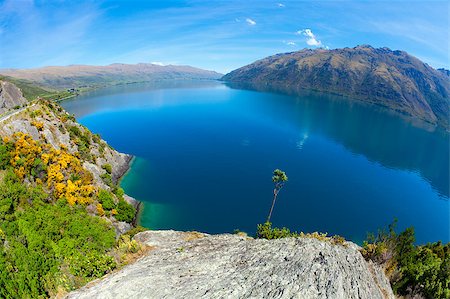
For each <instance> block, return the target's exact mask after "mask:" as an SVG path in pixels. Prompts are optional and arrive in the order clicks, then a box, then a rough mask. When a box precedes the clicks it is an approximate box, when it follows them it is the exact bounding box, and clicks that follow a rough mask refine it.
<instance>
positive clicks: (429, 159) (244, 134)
mask: <svg viewBox="0 0 450 299" xmlns="http://www.w3.org/2000/svg"><path fill="white" fill-rule="evenodd" d="M62 105H63V107H64V108H65V109H67V110H68V111H69V112H70V113H74V114H75V115H76V117H77V119H78V120H79V122H80V123H82V124H83V125H85V126H87V127H88V128H89V129H90V130H91V131H93V132H95V133H99V134H100V135H101V136H102V137H103V139H105V140H106V141H107V142H108V143H109V144H110V145H112V146H113V147H114V148H116V149H117V150H118V151H121V152H124V153H129V154H132V155H134V156H135V157H136V159H135V161H134V163H133V165H132V168H131V170H130V171H129V172H128V174H127V175H126V176H125V177H124V178H123V180H122V182H121V185H122V187H123V188H124V189H125V191H126V193H127V194H129V195H131V196H133V197H135V198H136V199H138V200H140V201H142V202H143V203H144V208H143V211H142V213H141V216H140V222H141V224H142V225H143V226H146V227H148V228H151V229H175V230H197V231H202V232H208V233H222V232H232V231H233V230H235V229H239V230H241V231H245V232H248V233H249V234H252V235H253V234H254V233H255V230H256V225H257V224H258V223H263V222H264V221H265V220H266V218H267V214H268V212H269V209H270V205H271V202H272V196H273V184H272V181H271V175H272V171H273V170H274V169H275V168H280V169H282V170H284V171H286V173H287V175H288V177H289V181H288V182H287V183H286V185H285V187H284V188H283V189H282V190H281V192H280V194H279V196H278V199H277V202H276V205H275V208H274V212H273V215H272V222H273V224H274V226H279V227H281V226H286V227H288V228H290V229H291V230H297V231H304V232H313V231H320V232H327V233H328V234H339V235H342V236H344V237H345V238H347V239H350V240H353V241H355V242H359V243H360V242H361V241H362V240H363V239H364V238H365V237H366V233H367V232H370V231H372V232H373V231H376V230H377V229H378V228H380V227H383V226H385V225H387V224H389V223H390V222H392V220H393V219H394V218H398V228H399V229H404V228H406V227H408V226H414V227H415V230H416V238H417V242H418V243H426V242H431V241H437V240H442V241H444V242H449V241H450V236H449V234H450V232H449V231H450V228H449V226H450V225H449V221H450V219H449V218H450V216H449V215H450V205H449V135H448V133H446V132H443V131H441V130H435V129H433V128H430V127H429V126H428V127H427V126H421V125H420V124H415V123H411V122H409V121H408V120H406V119H403V118H401V117H398V116H396V115H392V114H391V113H387V112H386V111H383V109H381V108H377V107H375V106H366V105H362V104H358V103H357V102H356V101H351V100H350V101H348V100H344V99H343V98H341V97H338V96H333V95H327V94H319V93H305V94H304V95H303V94H302V95H301V96H289V95H282V94H277V93H270V92H258V91H253V90H243V89H235V88H231V87H229V86H227V85H225V84H223V83H220V82H213V81H211V82H206V81H205V82H183V81H179V82H161V83H154V84H133V85H124V86H116V87H111V88H106V89H103V90H97V91H93V92H90V93H87V94H84V95H82V96H79V97H77V98H75V99H71V100H68V101H65V102H63V103H62Z"/></svg>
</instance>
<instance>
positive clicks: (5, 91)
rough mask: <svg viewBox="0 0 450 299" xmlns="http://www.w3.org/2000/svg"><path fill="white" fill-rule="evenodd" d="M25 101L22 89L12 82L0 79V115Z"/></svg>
mask: <svg viewBox="0 0 450 299" xmlns="http://www.w3.org/2000/svg"><path fill="white" fill-rule="evenodd" d="M26 103H27V100H26V99H25V98H24V97H23V95H22V91H21V90H20V89H19V88H17V87H16V86H15V85H14V84H11V83H9V82H6V81H1V80H0V115H2V114H3V113H5V112H6V111H8V110H9V109H11V108H15V107H19V106H22V105H24V104H26Z"/></svg>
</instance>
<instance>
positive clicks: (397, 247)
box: [361, 221, 450, 298]
mask: <svg viewBox="0 0 450 299" xmlns="http://www.w3.org/2000/svg"><path fill="white" fill-rule="evenodd" d="M395 227H396V221H394V222H393V223H392V224H391V225H389V227H388V229H382V230H379V231H378V233H377V235H376V236H375V235H374V234H370V235H369V236H368V240H366V241H365V242H364V244H363V249H362V251H361V253H362V254H363V256H364V257H365V258H366V259H370V260H372V261H374V262H376V263H378V264H380V265H382V266H383V267H384V269H385V271H386V274H387V275H388V277H389V279H390V281H391V285H392V289H393V290H394V292H395V293H396V294H398V295H402V296H411V297H413V296H416V295H419V296H425V297H426V298H450V243H447V244H446V245H443V244H442V243H441V242H436V243H429V244H426V245H419V246H415V245H414V242H415V234H414V229H413V228H407V229H406V230H405V231H403V232H401V233H400V234H397V233H396V231H395Z"/></svg>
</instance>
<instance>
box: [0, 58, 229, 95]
mask: <svg viewBox="0 0 450 299" xmlns="http://www.w3.org/2000/svg"><path fill="white" fill-rule="evenodd" d="M0 74H1V75H4V76H9V77H12V78H15V79H22V80H27V81H30V82H33V83H36V84H38V85H40V86H41V87H44V88H48V89H56V90H61V89H72V88H95V87H102V86H107V85H115V84H126V83H136V82H149V81H156V80H165V79H219V78H220V77H221V76H222V75H221V74H219V73H216V72H213V71H207V70H202V69H199V68H195V67H191V66H185V65H166V66H161V65H156V64H151V63H138V64H121V63H114V64H111V65H107V66H92V65H69V66H47V67H42V68H35V69H0Z"/></svg>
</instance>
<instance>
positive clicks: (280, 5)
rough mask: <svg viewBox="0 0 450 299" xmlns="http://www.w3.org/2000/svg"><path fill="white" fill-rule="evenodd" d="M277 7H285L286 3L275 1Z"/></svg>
mask: <svg viewBox="0 0 450 299" xmlns="http://www.w3.org/2000/svg"><path fill="white" fill-rule="evenodd" d="M277 5H278V7H285V6H286V5H284V4H283V3H277Z"/></svg>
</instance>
